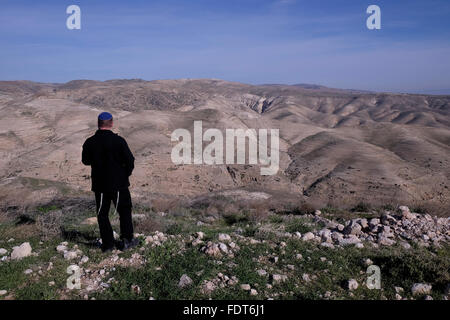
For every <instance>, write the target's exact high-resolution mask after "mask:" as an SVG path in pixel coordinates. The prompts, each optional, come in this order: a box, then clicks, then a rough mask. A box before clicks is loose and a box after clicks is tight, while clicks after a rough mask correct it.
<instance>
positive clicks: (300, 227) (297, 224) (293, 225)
mask: <svg viewBox="0 0 450 320" xmlns="http://www.w3.org/2000/svg"><path fill="white" fill-rule="evenodd" d="M312 230H313V228H312V227H311V226H308V225H307V224H306V223H305V221H302V220H300V219H295V220H293V221H292V222H290V223H289V224H288V225H286V231H287V232H289V233H294V232H297V231H298V232H300V233H301V234H303V233H307V232H310V231H312Z"/></svg>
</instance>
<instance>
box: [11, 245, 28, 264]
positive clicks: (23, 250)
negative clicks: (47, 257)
mask: <svg viewBox="0 0 450 320" xmlns="http://www.w3.org/2000/svg"><path fill="white" fill-rule="evenodd" d="M30 255H31V246H30V243H29V242H24V243H22V244H21V245H20V246H18V247H13V251H12V253H11V259H12V260H20V259H22V258H25V257H28V256H30Z"/></svg>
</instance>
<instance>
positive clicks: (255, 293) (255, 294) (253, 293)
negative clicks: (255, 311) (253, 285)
mask: <svg viewBox="0 0 450 320" xmlns="http://www.w3.org/2000/svg"><path fill="white" fill-rule="evenodd" d="M250 295H251V296H257V295H258V291H256V290H255V289H251V290H250Z"/></svg>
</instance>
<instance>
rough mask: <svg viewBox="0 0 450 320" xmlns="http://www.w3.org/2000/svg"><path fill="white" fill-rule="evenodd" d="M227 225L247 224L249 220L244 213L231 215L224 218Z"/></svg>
mask: <svg viewBox="0 0 450 320" xmlns="http://www.w3.org/2000/svg"><path fill="white" fill-rule="evenodd" d="M223 218H224V220H225V223H226V224H227V225H229V226H231V225H233V224H235V223H238V222H246V221H248V218H247V216H246V215H244V214H243V213H230V214H226V215H224V216H223Z"/></svg>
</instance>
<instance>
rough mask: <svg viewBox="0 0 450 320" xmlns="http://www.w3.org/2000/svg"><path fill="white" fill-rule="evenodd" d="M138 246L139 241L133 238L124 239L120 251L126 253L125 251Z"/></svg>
mask: <svg viewBox="0 0 450 320" xmlns="http://www.w3.org/2000/svg"><path fill="white" fill-rule="evenodd" d="M137 245H139V240H138V239H136V238H133V239H131V240H128V239H123V240H122V243H121V245H120V250H121V251H125V250H128V249H131V248H133V247H136V246H137Z"/></svg>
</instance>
